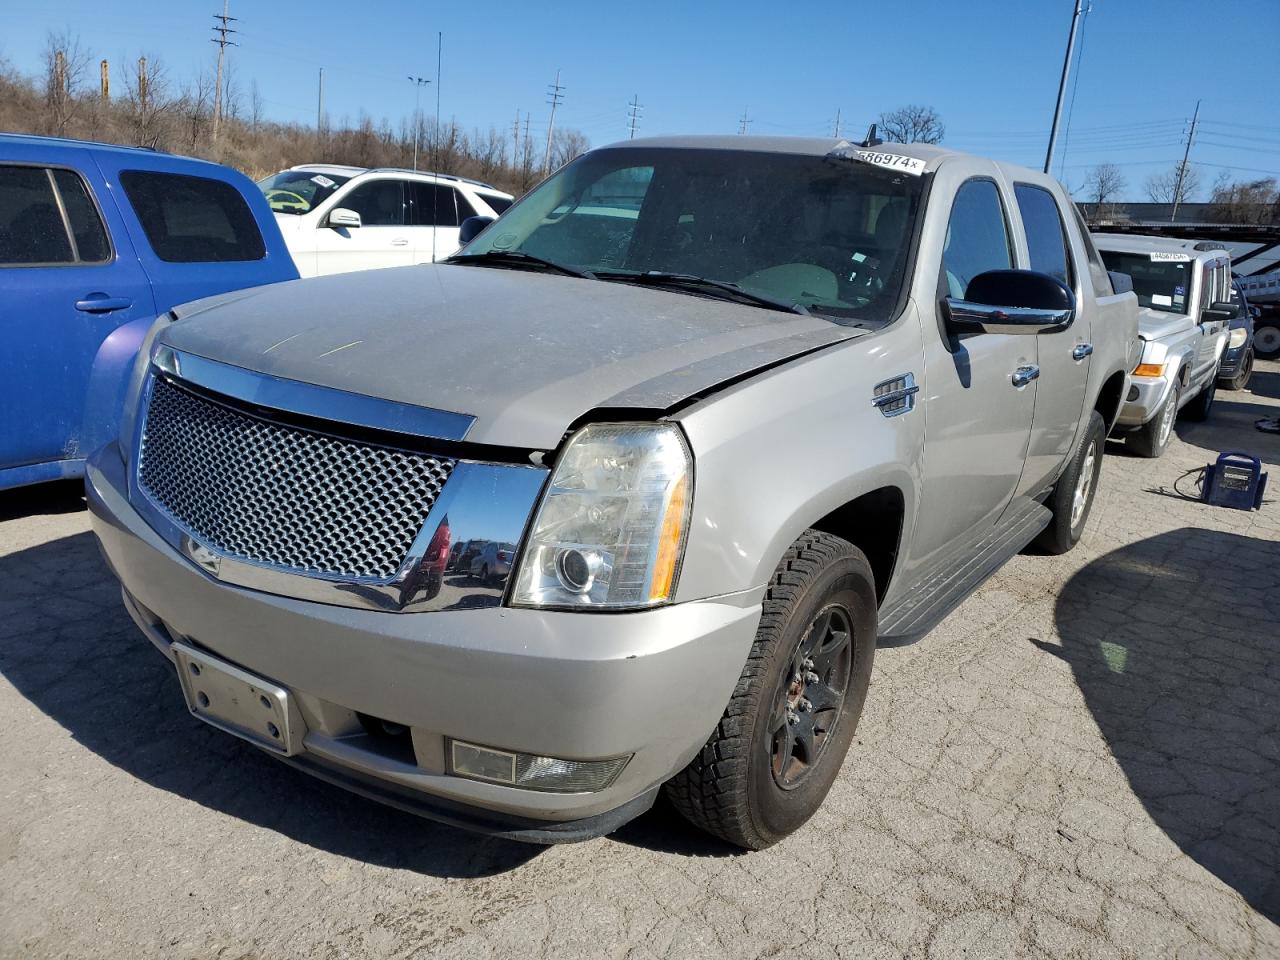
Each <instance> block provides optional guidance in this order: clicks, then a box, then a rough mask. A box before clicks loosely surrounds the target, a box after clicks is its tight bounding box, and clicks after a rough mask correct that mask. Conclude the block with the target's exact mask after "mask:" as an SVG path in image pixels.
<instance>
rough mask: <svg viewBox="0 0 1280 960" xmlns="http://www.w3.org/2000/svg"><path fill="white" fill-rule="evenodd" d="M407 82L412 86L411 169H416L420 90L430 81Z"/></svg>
mask: <svg viewBox="0 0 1280 960" xmlns="http://www.w3.org/2000/svg"><path fill="white" fill-rule="evenodd" d="M409 82H410V83H412V84H413V86H414V92H413V169H415V170H417V169H418V141H419V140H420V139H421V138H422V88H423V87H425V86H426V85H427V84H428V83H430V82H431V81H430V80H423V79H422V77H410V78H409Z"/></svg>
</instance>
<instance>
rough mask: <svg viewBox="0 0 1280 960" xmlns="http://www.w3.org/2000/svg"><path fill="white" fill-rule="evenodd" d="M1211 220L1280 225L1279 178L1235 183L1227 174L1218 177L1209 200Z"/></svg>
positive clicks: (1223, 172)
mask: <svg viewBox="0 0 1280 960" xmlns="http://www.w3.org/2000/svg"><path fill="white" fill-rule="evenodd" d="M1209 202H1210V203H1211V204H1213V208H1212V209H1211V210H1210V211H1209V216H1210V217H1211V218H1212V219H1213V220H1214V221H1216V222H1218V223H1276V222H1280V190H1278V189H1277V184H1276V178H1275V177H1264V178H1263V179H1261V180H1240V181H1234V180H1232V179H1231V176H1230V175H1229V174H1228V173H1227V171H1225V170H1224V171H1222V173H1220V174H1218V178H1217V180H1215V181H1214V183H1213V192H1212V193H1211V194H1210V196H1209Z"/></svg>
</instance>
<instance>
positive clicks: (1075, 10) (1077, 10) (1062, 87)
mask: <svg viewBox="0 0 1280 960" xmlns="http://www.w3.org/2000/svg"><path fill="white" fill-rule="evenodd" d="M1082 13H1084V0H1071V34H1070V36H1069V37H1068V38H1067V55H1066V57H1064V58H1063V61H1062V79H1061V80H1059V81H1058V103H1057V105H1056V106H1055V107H1054V108H1053V126H1051V127H1050V128H1049V149H1048V151H1046V153H1045V155H1044V172H1045V173H1048V172H1049V170H1050V169H1051V168H1052V167H1053V148H1054V146H1055V145H1056V144H1057V141H1058V121H1059V120H1060V119H1061V117H1062V103H1063V101H1064V100H1065V99H1066V96H1067V76H1068V75H1069V74H1070V73H1071V56H1072V54H1074V53H1075V50H1076V28H1077V27H1078V26H1079V25H1080V14H1082Z"/></svg>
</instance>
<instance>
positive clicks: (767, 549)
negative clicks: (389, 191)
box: [87, 137, 1137, 848]
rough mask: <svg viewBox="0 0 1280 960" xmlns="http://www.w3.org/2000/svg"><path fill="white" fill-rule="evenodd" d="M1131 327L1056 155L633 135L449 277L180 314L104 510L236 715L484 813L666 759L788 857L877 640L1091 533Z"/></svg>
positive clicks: (411, 794)
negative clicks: (1017, 160) (789, 842)
mask: <svg viewBox="0 0 1280 960" xmlns="http://www.w3.org/2000/svg"><path fill="white" fill-rule="evenodd" d="M482 225H483V224H477V223H472V224H471V225H470V226H469V227H468V230H467V232H468V233H470V234H474V233H475V232H476V230H477V229H478V227H479V226H482ZM1136 332H1137V302H1136V299H1135V298H1134V296H1133V295H1132V294H1131V293H1124V294H1115V293H1113V292H1112V287H1111V284H1110V280H1109V278H1108V275H1107V272H1106V270H1105V268H1104V266H1103V263H1102V261H1101V260H1100V259H1099V257H1098V254H1097V253H1096V252H1095V250H1094V248H1093V246H1092V244H1091V242H1090V240H1089V236H1088V234H1087V233H1086V232H1085V231H1084V229H1083V227H1082V225H1081V222H1080V220H1079V219H1078V217H1077V215H1076V213H1075V210H1074V207H1073V205H1072V203H1071V202H1070V200H1069V198H1068V197H1067V196H1066V194H1065V193H1064V192H1063V190H1062V188H1061V187H1060V186H1059V185H1058V183H1057V182H1055V181H1054V180H1052V179H1050V178H1048V177H1045V176H1043V175H1041V174H1040V173H1036V172H1033V171H1031V170H1027V169H1022V168H1019V167H1011V166H1006V165H1003V164H998V163H994V162H992V161H990V160H985V159H982V158H979V157H974V156H968V155H965V154H962V153H956V152H954V151H950V150H943V149H939V148H937V147H929V146H921V145H914V146H899V145H888V144H882V143H880V142H878V141H876V140H875V139H874V138H872V137H869V138H868V139H867V140H866V141H864V142H861V143H849V142H847V141H834V140H816V139H815V140H808V139H770V138H758V139H757V138H749V137H724V138H698V137H693V138H673V139H654V140H635V141H630V142H627V143H624V144H621V145H618V146H614V147H608V148H604V149H599V150H595V151H593V152H591V153H588V154H586V155H585V156H583V157H581V158H579V159H577V160H575V161H574V162H573V163H571V164H569V165H568V166H566V167H565V168H564V169H562V170H560V171H559V172H558V173H556V174H555V175H554V176H553V177H551V178H550V179H549V180H547V181H546V182H545V183H543V184H542V185H541V186H539V187H538V188H537V189H535V190H534V191H532V192H531V193H530V194H529V195H528V196H526V197H525V198H524V199H523V200H521V201H520V202H519V203H518V204H516V205H515V206H514V207H512V208H511V209H510V210H509V211H508V212H507V213H506V214H505V215H503V216H502V217H501V218H500V219H499V220H497V221H496V222H493V223H492V224H490V225H488V227H487V229H484V230H483V232H481V233H480V234H479V236H477V237H475V238H474V239H473V240H472V241H471V242H470V243H469V244H468V245H467V246H466V247H465V248H464V249H463V250H461V251H460V253H459V254H457V255H456V256H455V257H453V258H452V259H451V261H450V262H449V263H447V264H440V265H433V266H420V267H408V268H403V269H397V270H379V271H370V272H366V273H361V274H348V275H344V276H337V277H326V278H319V279H313V280H304V281H299V282H296V283H291V284H284V285H276V286H274V287H267V288H262V289H260V290H251V291H244V292H241V293H237V294H230V295H227V296H224V297H221V298H219V299H217V300H212V301H203V302H200V303H197V304H194V305H190V306H188V307H186V308H184V309H179V310H176V311H174V313H173V314H171V315H170V316H169V317H168V318H167V319H166V320H165V321H164V322H161V323H159V324H158V325H157V326H156V327H155V329H153V330H152V331H151V334H150V336H149V337H148V339H147V342H146V344H145V346H144V348H143V350H142V353H141V355H140V357H139V360H138V363H137V366H136V369H135V372H134V376H133V381H132V385H131V388H130V394H129V398H128V405H127V408H126V412H125V421H124V427H123V432H122V435H121V437H120V440H119V442H118V443H117V444H112V445H111V446H109V447H107V448H105V449H103V450H101V451H99V452H98V453H97V455H96V456H95V457H94V458H93V460H92V464H91V466H90V469H89V475H88V480H87V484H88V496H89V500H90V504H91V509H92V511H93V521H94V530H95V532H96V534H97V536H98V538H99V540H100V541H101V544H102V548H103V551H104V553H105V556H106V558H107V560H108V562H109V563H110V565H111V567H112V569H113V570H114V571H115V573H116V574H117V575H118V576H119V578H120V580H121V582H122V584H123V587H124V602H125V605H126V607H127V609H128V611H129V613H130V614H131V615H132V616H133V618H134V619H135V620H136V622H137V624H138V626H139V627H140V628H141V630H142V631H143V633H144V634H145V635H146V636H147V637H148V638H149V639H150V640H151V641H152V642H153V643H154V644H155V645H156V647H158V648H159V649H160V651H161V652H163V653H164V655H165V656H167V657H168V658H169V659H170V660H171V661H173V663H174V665H175V667H176V674H177V677H178V679H179V681H180V683H181V686H182V690H183V693H184V695H185V697H186V701H187V704H188V706H189V708H190V710H191V711H192V712H193V713H194V714H195V716H197V717H199V718H200V719H202V720H204V721H207V722H208V723H210V724H213V725H214V726H216V727H219V728H221V729H223V730H225V731H227V732H229V733H232V734H234V735H236V736H239V737H242V738H244V739H246V740H248V741H250V742H252V743H254V744H256V745H257V746H258V747H261V748H262V749H264V750H267V751H269V752H271V753H273V754H274V755H276V756H278V757H280V758H281V759H283V760H285V761H287V762H289V763H291V764H293V765H295V766H297V767H299V768H301V769H303V770H306V771H308V772H310V773H312V774H314V775H316V776H318V777H321V778H323V779H325V780H328V781H331V782H334V783H338V784H341V785H343V786H345V787H347V788H349V789H351V790H354V791H357V792H359V793H362V794H365V795H367V796H370V797H374V798H376V799H379V800H382V801H384V802H387V803H391V804H394V805H396V806H399V807H402V808H405V809H409V810H413V811H416V812H419V813H421V814H423V815H425V816H429V817H434V818H437V819H441V820H444V821H447V822H449V823H454V824H457V825H460V826H465V827H469V828H472V829H476V830H481V831H488V832H490V833H495V834H501V835H504V836H509V837H516V838H520V839H524V840H530V841H538V842H554V841H562V840H573V839H581V838H584V837H589V836H596V835H600V834H603V833H607V832H609V831H611V830H614V829H616V828H617V827H619V826H620V825H621V824H623V823H625V822H626V821H627V820H629V819H631V818H632V817H634V816H636V815H637V814H639V813H641V812H643V811H644V810H645V809H647V808H648V807H649V805H650V804H651V803H652V802H653V799H654V797H655V795H656V793H657V791H658V790H659V788H660V787H662V785H663V784H666V785H667V789H668V791H669V794H670V796H671V798H672V799H673V801H674V803H675V805H676V806H677V807H678V808H679V809H680V810H681V811H682V812H683V813H684V814H686V815H687V816H688V817H689V818H690V819H692V820H693V821H694V822H695V823H697V824H699V825H701V826H702V827H704V828H706V829H707V830H709V831H711V832H712V833H715V834H717V835H719V836H720V837H723V838H725V839H726V840H728V841H731V842H732V843H735V844H739V845H742V846H744V847H748V848H760V847H764V846H767V845H769V844H771V843H773V842H774V841H776V840H778V839H780V838H781V837H783V836H785V835H786V834H788V833H790V832H791V831H793V830H795V829H796V828H797V827H799V826H800V825H801V824H802V823H804V822H805V820H806V819H807V818H808V817H809V816H810V815H811V814H812V813H813V812H814V811H815V810H816V809H817V807H818V806H819V804H820V803H821V801H822V799H823V798H824V797H825V795H826V793H827V791H828V789H829V788H830V786H831V784H832V782H833V780H834V779H835V777H836V775H837V773H838V772H839V770H840V766H841V762H842V760H843V759H844V757H845V754H846V752H847V751H848V749H849V744H850V741H851V739H852V737H853V734H854V728H855V726H856V724H857V722H858V718H859V715H860V714H861V711H862V709H863V703H864V700H865V698H866V694H867V686H868V682H869V680H870V677H871V663H872V656H873V654H874V651H875V648H876V644H877V641H879V642H880V643H904V642H909V641H911V640H914V639H917V638H919V637H921V636H922V635H923V634H924V633H925V632H926V631H928V630H929V629H930V628H931V627H932V626H933V625H934V624H936V623H937V622H938V621H939V620H940V619H941V618H942V617H943V616H944V615H945V614H946V613H947V612H948V611H950V610H951V609H953V608H954V607H955V606H956V605H957V604H958V603H959V602H960V601H961V600H962V599H963V598H964V597H965V596H966V595H967V594H968V593H970V592H971V591H972V590H974V589H975V588H976V587H977V586H978V585H979V584H980V583H981V582H982V581H983V580H984V579H985V578H986V577H987V576H989V575H990V574H991V573H992V572H993V571H995V570H996V569H997V568H998V567H999V566H1000V565H1001V564H1002V563H1004V562H1005V561H1006V560H1007V559H1008V558H1009V557H1011V556H1012V555H1014V554H1015V553H1017V552H1018V551H1020V550H1022V549H1023V548H1024V547H1026V546H1028V545H1029V544H1031V543H1033V541H1034V542H1035V543H1036V544H1037V545H1038V546H1039V548H1040V549H1042V550H1044V551H1048V552H1051V553H1060V552H1063V551H1066V550H1069V549H1071V547H1072V546H1073V545H1074V544H1075V543H1076V541H1077V540H1078V538H1079V537H1080V535H1081V531H1082V530H1083V528H1084V525H1085V522H1086V519H1087V517H1088V515H1089V508H1090V504H1091V503H1092V501H1093V497H1094V492H1095V490H1096V485H1097V480H1098V475H1099V470H1100V467H1101V463H1102V450H1103V442H1104V440H1103V438H1104V437H1105V436H1106V433H1107V431H1108V430H1109V429H1110V428H1111V426H1112V425H1113V424H1114V422H1115V420H1116V417H1117V415H1118V413H1119V410H1120V405H1121V402H1122V400H1123V398H1124V395H1125V392H1126V391H1127V389H1128V367H1127V354H1128V350H1129V347H1130V344H1131V342H1132V341H1133V340H1134V338H1135V337H1136ZM489 544H498V545H501V546H499V547H497V548H495V551H496V552H502V551H504V550H506V551H507V552H508V556H509V560H508V561H507V562H506V563H505V565H504V566H502V567H490V568H489V569H488V570H487V571H483V572H484V574H485V575H483V576H477V575H476V570H477V561H479V562H480V563H481V564H483V562H484V561H483V559H482V558H483V557H484V556H486V554H485V547H486V546H488V545H489ZM508 548H509V549H508ZM495 551H490V552H491V553H492V552H495Z"/></svg>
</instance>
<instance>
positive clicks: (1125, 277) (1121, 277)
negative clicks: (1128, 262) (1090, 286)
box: [1107, 270, 1133, 293]
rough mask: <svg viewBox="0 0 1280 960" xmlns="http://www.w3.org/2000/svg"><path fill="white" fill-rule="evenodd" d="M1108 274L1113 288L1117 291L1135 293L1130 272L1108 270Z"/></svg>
mask: <svg viewBox="0 0 1280 960" xmlns="http://www.w3.org/2000/svg"><path fill="white" fill-rule="evenodd" d="M1107 276H1108V277H1110V278H1111V289H1112V290H1114V291H1115V292H1116V293H1133V277H1131V276H1129V274H1127V273H1117V272H1116V271H1114V270H1108V271H1107Z"/></svg>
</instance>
